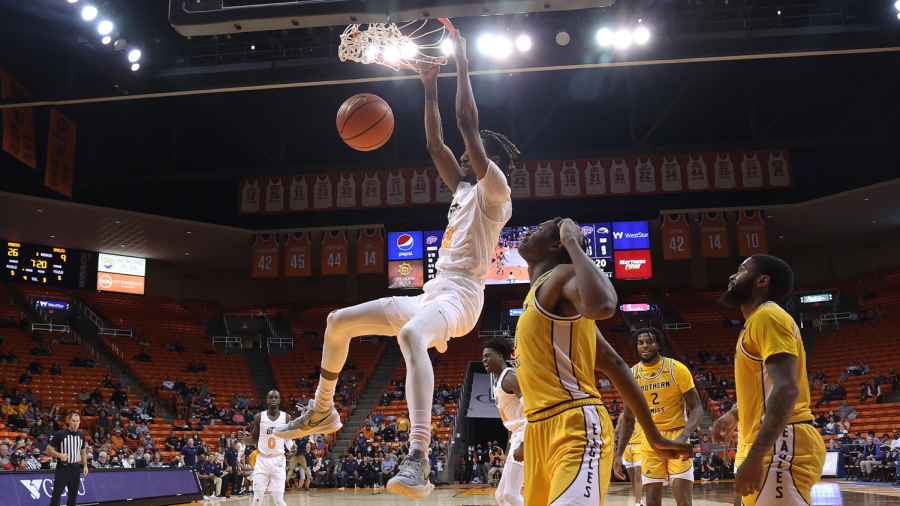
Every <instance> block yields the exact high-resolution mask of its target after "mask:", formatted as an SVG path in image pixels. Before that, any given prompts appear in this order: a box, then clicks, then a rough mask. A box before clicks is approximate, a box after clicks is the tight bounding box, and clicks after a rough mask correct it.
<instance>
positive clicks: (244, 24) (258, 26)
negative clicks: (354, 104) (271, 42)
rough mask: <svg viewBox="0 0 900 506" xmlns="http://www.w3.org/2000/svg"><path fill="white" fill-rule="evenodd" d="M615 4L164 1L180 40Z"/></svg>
mask: <svg viewBox="0 0 900 506" xmlns="http://www.w3.org/2000/svg"><path fill="white" fill-rule="evenodd" d="M613 3H615V0H480V1H474V0H468V1H467V0H456V1H447V0H403V1H396V0H369V1H359V0H346V1H344V0H332V1H322V0H294V1H290V0H288V1H281V2H277V3H275V2H273V1H271V0H169V22H170V23H172V26H173V27H175V30H177V31H178V33H180V34H181V35H186V36H187V35H190V36H194V35H221V34H228V33H240V32H259V31H266V30H290V29H293V28H309V27H316V26H335V25H349V24H352V23H363V24H367V23H400V22H404V21H412V20H420V19H430V18H451V19H452V18H461V17H472V16H490V15H497V14H520V13H526V12H546V11H563V10H579V9H589V8H592V7H608V6H610V5H612V4H613Z"/></svg>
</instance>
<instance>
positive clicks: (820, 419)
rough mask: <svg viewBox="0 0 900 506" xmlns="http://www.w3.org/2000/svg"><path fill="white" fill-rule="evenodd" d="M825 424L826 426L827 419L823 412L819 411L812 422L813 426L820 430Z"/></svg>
mask: <svg viewBox="0 0 900 506" xmlns="http://www.w3.org/2000/svg"><path fill="white" fill-rule="evenodd" d="M827 424H828V417H826V416H825V412H824V411H819V416H817V417H816V419H815V420H813V426H815V427H816V428H817V429H822V428H824V427H825V425H827Z"/></svg>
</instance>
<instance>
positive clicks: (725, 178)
mask: <svg viewBox="0 0 900 506" xmlns="http://www.w3.org/2000/svg"><path fill="white" fill-rule="evenodd" d="M714 169H715V170H714V172H715V175H716V188H734V184H735V183H734V164H733V163H732V162H731V156H729V155H725V158H719V155H716V164H715V167H714Z"/></svg>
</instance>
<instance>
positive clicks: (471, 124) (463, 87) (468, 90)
mask: <svg viewBox="0 0 900 506" xmlns="http://www.w3.org/2000/svg"><path fill="white" fill-rule="evenodd" d="M453 59H454V60H456V126H457V128H459V132H460V133H461V134H462V136H463V141H464V142H465V143H466V152H467V153H468V154H469V162H470V163H471V164H472V170H474V171H475V175H476V176H478V179H479V180H481V179H482V178H484V176H485V174H487V170H488V156H487V153H486V152H485V151H484V144H483V143H482V142H481V131H480V130H479V129H478V108H477V107H476V106H475V95H474V94H473V93H472V82H471V81H470V80H469V60H468V59H466V39H464V38H463V36H462V35H460V34H459V30H457V31H456V33H455V34H454V46H453Z"/></svg>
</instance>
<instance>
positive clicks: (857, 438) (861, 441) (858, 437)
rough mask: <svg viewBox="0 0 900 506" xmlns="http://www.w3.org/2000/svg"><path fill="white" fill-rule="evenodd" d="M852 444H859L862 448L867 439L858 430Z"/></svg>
mask: <svg viewBox="0 0 900 506" xmlns="http://www.w3.org/2000/svg"><path fill="white" fill-rule="evenodd" d="M851 444H852V445H855V446H859V447H860V449H862V447H863V446H865V445H866V440H865V439H863V437H862V434H860V433H859V431H857V432H856V433H854V434H853V442H852V443H851Z"/></svg>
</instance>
